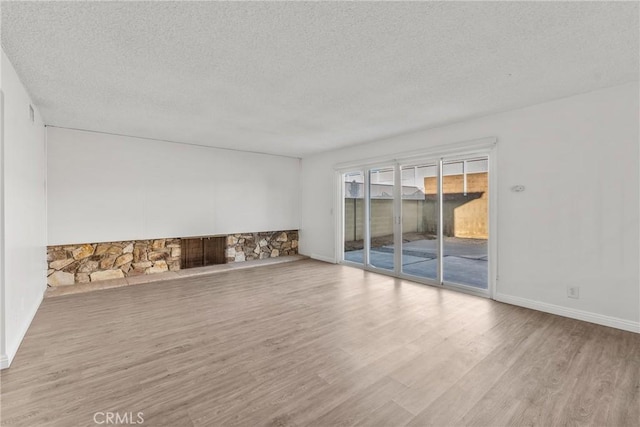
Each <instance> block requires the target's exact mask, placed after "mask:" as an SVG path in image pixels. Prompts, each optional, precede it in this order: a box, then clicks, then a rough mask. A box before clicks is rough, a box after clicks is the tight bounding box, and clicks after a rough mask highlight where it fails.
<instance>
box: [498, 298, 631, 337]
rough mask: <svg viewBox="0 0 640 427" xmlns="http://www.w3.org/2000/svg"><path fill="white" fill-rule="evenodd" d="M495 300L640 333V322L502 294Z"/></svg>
mask: <svg viewBox="0 0 640 427" xmlns="http://www.w3.org/2000/svg"><path fill="white" fill-rule="evenodd" d="M495 300H496V301H500V302H504V303H507V304H512V305H517V306H520V307H526V308H531V309H533V310H538V311H544V312H545V313H551V314H557V315H558V316H563V317H569V318H571V319H577V320H584V321H585V322H590V323H596V324H598V325H603V326H609V327H612V328H617V329H622V330H624V331H630V332H635V333H640V322H634V321H631V320H625V319H620V318H618V317H612V316H605V315H603V314H597V313H591V312H589V311H584V310H576V309H575V308H568V307H562V306H560V305H555V304H548V303H546V302H540V301H535V300H530V299H527V298H521V297H514V296H511V295H505V294H501V293H497V294H496V296H495Z"/></svg>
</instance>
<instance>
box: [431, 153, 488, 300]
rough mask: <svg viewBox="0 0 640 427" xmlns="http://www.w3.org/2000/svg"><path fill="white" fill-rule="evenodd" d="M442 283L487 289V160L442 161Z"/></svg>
mask: <svg viewBox="0 0 640 427" xmlns="http://www.w3.org/2000/svg"><path fill="white" fill-rule="evenodd" d="M442 172H443V177H442V201H443V203H442V234H443V240H442V261H443V277H442V279H443V281H444V282H448V283H453V284H457V285H464V286H471V287H474V288H479V289H487V288H488V260H489V253H488V246H487V242H488V239H489V159H488V158H487V157H472V158H463V159H457V160H444V161H443V167H442Z"/></svg>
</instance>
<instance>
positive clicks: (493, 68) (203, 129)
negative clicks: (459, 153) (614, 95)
mask: <svg viewBox="0 0 640 427" xmlns="http://www.w3.org/2000/svg"><path fill="white" fill-rule="evenodd" d="M2 45H3V46H4V49H5V52H6V53H7V55H8V57H9V58H10V59H11V61H12V62H13V64H14V66H15V68H16V69H17V71H18V73H19V74H20V77H21V79H22V80H23V82H24V84H25V85H26V86H27V88H28V90H29V91H30V93H31V95H32V97H33V99H34V102H35V103H36V105H37V106H38V107H39V108H40V111H41V113H42V115H43V117H44V120H45V123H47V124H49V125H55V126H62V127H70V128H78V129H87V130H96V131H102V132H111V133H117V134H125V135H133V136H142V137H148V138H157V139H163V140H170V141H178V142H188V143H196V144H202V145H210V146H215V147H225V148H233V149H238V150H247V151H257V152H266V153H274V154H283V155H290V156H300V157H302V156H305V155H309V154H311V153H316V152H320V151H325V150H330V149H334V148H338V147H343V146H347V145H351V144H357V143H361V142H365V141H369V140H374V139H378V138H382V137H386V136H390V135H393V134H397V133H404V132H408V131H412V130H417V129H421V128H426V127H433V126H438V125H442V124H445V123H451V122H456V121H460V120H464V119H467V118H470V117H475V116H479V115H484V114H488V113H491V112H496V111H503V110H507V109H512V108H517V107H521V106H525V105H530V104H535V103H539V102H543V101H546V100H550V99H555V98H560V97H564V96H568V95H572V94H576V93H580V92H586V91H590V90H594V89H597V88H601V87H606V86H613V85H616V84H621V83H625V82H628V81H633V80H638V73H639V70H638V68H639V65H638V61H639V60H638V52H639V49H640V46H639V28H638V3H637V2H627V3H606V2H605V3H602V2H567V3H565V2H545V3H530V2H527V3H519V2H515V3H511V2H509V3H497V2H496V3H494V2H468V3H467V2H465V3H457V2H428V3H424V2H423V3H396V2H390V3H346V2H344V3H343V2H341V3H334V2H330V3H329V2H326V3H282V2H277V3H276V2H274V3H272V2H269V3H236V2H233V3H230V2H222V3H213V2H202V3H201V2H199V3H192V2H182V3H174V2H155V3H154V2H141V3H131V2H109V3H96V2H90V3H76V2H72V3H67V2H65V3H60V2H44V3H43V2H35V3H32V2H25V3H16V2H3V3H2Z"/></svg>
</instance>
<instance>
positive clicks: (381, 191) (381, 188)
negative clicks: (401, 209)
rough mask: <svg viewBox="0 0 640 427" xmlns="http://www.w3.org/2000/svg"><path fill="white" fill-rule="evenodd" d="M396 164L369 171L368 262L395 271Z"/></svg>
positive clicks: (376, 266)
mask: <svg viewBox="0 0 640 427" xmlns="http://www.w3.org/2000/svg"><path fill="white" fill-rule="evenodd" d="M395 193H396V185H395V166H387V167H382V168H375V169H370V170H369V212H368V213H369V257H368V259H369V265H370V266H372V267H374V268H379V269H382V270H387V271H394V272H395V253H396V247H395V233H396V217H397V216H398V215H397V214H396V208H395Z"/></svg>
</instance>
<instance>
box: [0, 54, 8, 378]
mask: <svg viewBox="0 0 640 427" xmlns="http://www.w3.org/2000/svg"><path fill="white" fill-rule="evenodd" d="M0 55H4V52H1V49H0ZM0 61H1V59H0ZM4 230H5V224H4V92H3V91H2V89H0V354H1V355H2V356H1V358H0V369H4V368H8V367H9V358H8V357H7V355H6V354H5V352H6V351H7V349H6V346H7V333H6V332H7V331H6V324H7V319H6V315H5V312H6V309H5V289H4V283H5V273H4V270H5V267H4V266H5V262H6V258H5V255H4V254H5V242H4V234H5V233H4ZM5 363H6V366H5Z"/></svg>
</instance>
